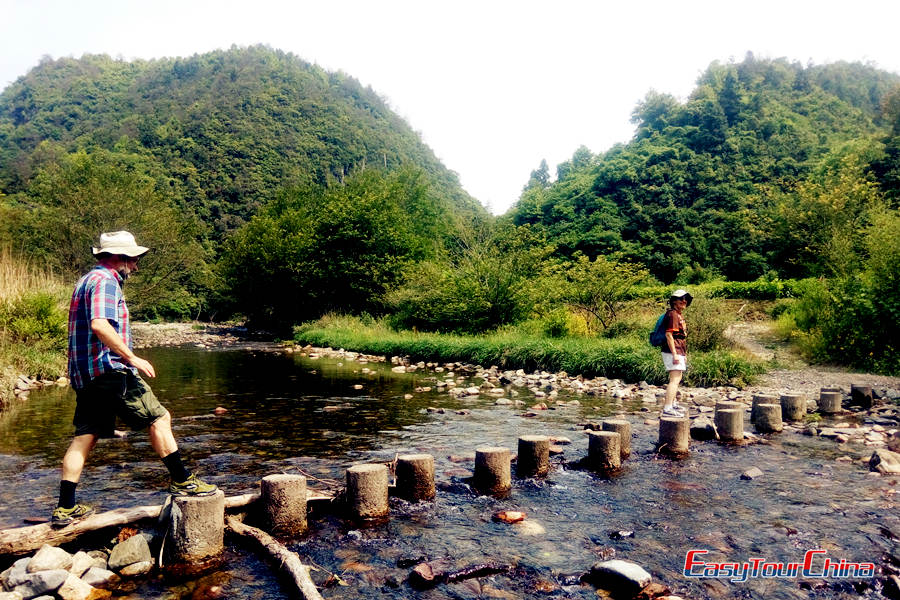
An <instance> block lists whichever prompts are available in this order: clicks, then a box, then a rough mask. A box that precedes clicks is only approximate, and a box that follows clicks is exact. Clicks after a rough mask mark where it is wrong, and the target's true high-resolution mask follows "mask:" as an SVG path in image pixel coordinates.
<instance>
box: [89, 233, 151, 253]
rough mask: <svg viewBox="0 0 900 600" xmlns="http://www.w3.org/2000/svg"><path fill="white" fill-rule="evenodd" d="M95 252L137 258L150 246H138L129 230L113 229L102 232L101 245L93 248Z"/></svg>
mask: <svg viewBox="0 0 900 600" xmlns="http://www.w3.org/2000/svg"><path fill="white" fill-rule="evenodd" d="M92 250H93V251H94V254H95V255H96V254H104V253H105V254H121V255H123V256H130V257H131V258H137V257H138V256H141V255H142V254H144V253H146V252H147V251H148V250H150V248H146V247H144V246H138V245H137V242H135V241H134V236H133V235H132V234H131V233H129V232H127V231H113V232H111V233H101V234H100V247H99V248H92Z"/></svg>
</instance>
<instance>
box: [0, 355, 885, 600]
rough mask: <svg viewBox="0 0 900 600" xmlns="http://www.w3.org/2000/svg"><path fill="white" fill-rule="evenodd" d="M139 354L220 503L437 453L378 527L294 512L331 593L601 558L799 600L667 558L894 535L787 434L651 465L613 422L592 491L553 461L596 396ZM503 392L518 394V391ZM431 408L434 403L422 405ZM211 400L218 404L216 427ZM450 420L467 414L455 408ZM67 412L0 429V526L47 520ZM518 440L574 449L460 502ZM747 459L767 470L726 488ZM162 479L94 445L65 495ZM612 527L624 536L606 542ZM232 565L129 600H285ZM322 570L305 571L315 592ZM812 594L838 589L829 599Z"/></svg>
mask: <svg viewBox="0 0 900 600" xmlns="http://www.w3.org/2000/svg"><path fill="white" fill-rule="evenodd" d="M147 355H148V357H149V358H150V360H151V361H152V362H153V363H154V364H155V365H156V367H157V370H158V372H159V373H160V376H159V377H158V378H157V380H156V381H155V382H154V389H155V390H156V392H157V395H158V396H159V397H160V398H161V399H162V400H163V402H164V403H165V404H166V406H167V407H168V408H169V410H170V411H171V412H172V414H173V416H174V418H175V427H176V434H177V436H178V438H179V440H180V441H181V442H182V444H183V447H184V449H185V453H186V454H187V456H188V459H189V461H190V462H191V463H193V464H194V465H196V466H197V467H198V470H199V471H200V472H202V473H203V474H204V476H206V477H208V478H209V479H210V480H212V481H213V482H215V483H217V484H219V485H221V486H223V487H225V488H226V489H227V490H228V491H229V492H230V493H232V492H237V491H240V490H243V489H248V488H251V487H254V486H255V484H256V482H257V481H258V479H259V478H260V477H261V476H263V475H265V474H268V473H273V472H279V471H285V472H298V471H302V472H304V473H307V474H309V475H311V476H315V477H319V478H322V479H333V480H337V481H342V480H343V477H344V475H343V473H344V469H345V468H346V467H347V466H348V465H350V464H351V463H352V462H354V461H357V460H390V459H392V458H393V457H394V455H395V454H396V453H400V452H429V453H431V454H433V455H434V456H435V470H436V473H437V479H438V484H439V493H438V497H437V499H436V501H435V502H434V503H428V504H422V505H419V506H417V507H408V506H406V505H403V504H395V506H394V509H395V510H394V511H393V515H394V516H393V517H392V518H391V520H390V521H388V522H387V523H384V524H382V525H379V526H377V527H373V528H370V529H355V528H354V527H353V526H352V525H350V524H347V523H345V522H343V521H341V520H339V519H337V518H335V517H332V516H318V517H316V518H314V519H311V521H310V525H311V532H310V535H308V536H306V537H304V538H303V539H302V540H299V541H297V542H296V543H295V544H294V547H295V549H297V550H298V551H299V552H300V553H301V555H302V556H303V557H304V558H309V559H311V560H313V561H314V562H315V563H317V564H319V565H321V566H322V567H323V568H324V569H325V570H327V571H329V572H333V573H336V574H338V575H339V576H340V578H341V579H343V580H344V581H346V582H347V583H349V584H350V585H348V586H346V587H342V586H338V587H333V588H329V589H328V590H327V591H326V593H325V595H326V597H328V598H359V597H366V598H422V599H428V600H434V599H438V598H477V597H498V598H505V597H511V598H513V597H514V598H545V597H547V594H548V591H549V593H550V596H551V597H565V598H595V597H596V595H595V592H594V590H593V589H592V588H590V587H581V586H578V585H577V582H576V581H574V580H573V579H572V578H568V577H566V575H570V574H574V575H577V574H579V573H582V572H585V571H587V570H588V569H589V568H590V566H591V564H592V563H594V562H596V561H598V560H600V559H602V558H609V557H610V556H611V555H615V556H616V557H617V558H623V559H627V560H632V561H634V562H637V563H639V564H642V565H643V566H644V567H645V568H647V569H648V570H649V571H650V572H651V573H652V574H653V575H654V577H655V578H656V579H659V580H661V581H663V582H665V583H667V584H668V585H670V586H672V587H673V591H675V592H676V593H679V594H680V595H683V596H684V597H689V598H767V599H768V598H775V599H787V598H797V597H808V595H809V593H811V592H808V591H806V590H802V589H800V587H799V582H798V581H797V580H783V581H782V580H779V581H772V580H751V581H747V582H745V583H731V582H728V581H725V580H712V579H708V580H687V579H685V578H684V577H683V576H682V574H681V568H682V564H683V561H684V554H685V552H686V551H687V550H688V549H691V548H702V549H708V550H709V551H710V554H709V555H708V556H707V558H708V559H709V560H723V561H724V560H730V561H738V560H747V559H749V558H750V557H752V556H762V557H765V558H766V559H767V560H793V561H796V560H798V559H800V558H802V555H803V552H805V550H807V549H812V548H824V549H827V550H828V552H829V556H831V557H833V558H836V559H839V558H847V559H848V560H857V561H866V560H869V561H875V562H877V561H878V559H879V557H880V555H881V552H882V548H881V547H880V546H879V544H880V543H882V541H883V540H884V536H883V535H882V534H881V533H880V530H879V529H878V528H877V526H875V525H874V523H883V524H887V526H888V528H889V529H892V530H893V531H895V532H897V531H900V523H898V511H897V510H896V505H895V503H894V500H893V498H894V496H893V488H892V487H891V486H890V482H891V480H890V479H886V478H874V477H872V476H870V475H869V474H868V473H867V472H866V471H865V470H864V469H863V468H862V467H860V466H859V465H856V464H848V463H842V462H836V461H835V460H834V459H835V458H836V457H837V456H838V455H839V453H842V452H843V450H839V449H837V448H836V446H835V445H834V444H832V443H831V442H828V441H824V440H819V439H815V438H808V437H803V436H798V435H794V434H784V435H780V436H774V437H773V438H771V443H770V444H768V445H756V446H749V447H744V448H733V447H726V446H721V447H720V446H718V445H715V444H694V445H693V446H692V451H691V454H690V456H689V457H688V458H687V459H686V460H682V461H670V460H658V459H657V458H656V456H655V454H654V453H653V444H654V442H655V439H656V428H655V424H652V423H651V424H645V423H644V417H643V416H640V415H629V417H628V418H629V420H630V421H631V422H632V426H633V429H634V435H635V438H634V440H633V455H632V458H631V459H630V460H629V461H627V462H626V463H625V468H624V469H623V471H622V473H621V474H620V475H618V476H617V477H615V478H613V479H604V478H600V477H597V476H595V475H593V474H591V473H588V472H585V471H579V470H571V469H567V468H565V466H564V461H566V460H576V459H578V458H581V457H582V456H584V455H585V454H586V453H587V439H586V436H585V435H584V434H583V433H581V432H580V431H579V430H580V428H579V427H578V423H581V422H583V421H585V420H591V419H592V420H596V419H598V418H599V417H600V416H602V415H606V414H609V413H610V412H612V411H613V410H614V408H615V407H614V406H612V405H610V404H608V403H607V402H606V401H605V400H604V399H601V398H594V397H579V400H580V402H581V405H580V406H567V407H565V408H559V409H558V410H549V411H542V412H541V413H540V414H539V415H538V416H537V417H525V416H523V410H522V408H517V407H510V406H497V405H495V400H494V399H492V398H487V397H484V398H479V399H475V400H463V399H453V398H450V397H449V396H447V395H441V394H438V393H437V392H426V393H418V392H415V389H416V388H417V387H419V386H428V385H433V384H434V380H433V378H434V374H433V373H432V374H429V373H428V372H417V373H415V374H407V375H402V376H397V375H395V374H393V373H391V372H390V371H389V366H385V365H372V364H368V365H364V366H363V365H360V364H357V363H352V362H342V361H337V360H326V359H322V360H308V359H302V358H300V357H299V356H296V355H293V356H291V355H282V354H275V353H271V352H263V351H246V352H245V351H229V352H207V351H204V350H198V349H184V348H182V349H154V350H151V351H148V352H147ZM364 368H365V369H370V370H371V372H369V373H364V372H363V369H364ZM440 377H441V378H443V374H441V375H440ZM473 383H475V384H477V383H478V382H477V381H475V382H473ZM354 386H362V387H361V389H356V388H355V387H354ZM406 395H412V398H406ZM519 398H520V399H523V400H525V401H526V404H530V403H532V401H533V398H530V397H529V396H528V394H527V392H523V393H522V395H521V396H519ZM561 399H564V400H567V399H569V398H567V397H565V396H564V395H562V398H561ZM429 406H440V407H444V408H445V409H446V411H445V412H444V413H430V412H427V411H426V408H427V407H429ZM217 407H222V408H225V409H227V412H225V413H224V414H222V415H219V416H216V415H215V414H214V412H213V411H214V409H216V408H217ZM460 409H466V411H468V412H467V413H466V414H457V412H456V411H457V410H460ZM73 410H74V401H73V398H72V394H71V392H69V391H68V390H50V391H48V392H45V393H41V394H34V395H33V396H32V399H31V400H29V401H28V402H24V403H18V404H15V405H14V407H13V409H12V410H11V411H9V412H7V413H5V414H4V415H2V417H0V482H2V488H0V526H3V527H8V526H14V525H19V524H20V523H21V519H22V518H23V517H26V516H28V515H32V514H36V515H44V514H45V513H46V512H47V511H48V507H50V506H51V505H52V503H53V502H54V501H55V496H56V490H57V485H58V473H57V469H58V461H59V460H60V458H61V456H62V454H63V452H64V450H65V447H66V445H67V444H68V441H69V437H70V436H71V430H72V427H71V424H70V423H71V417H72V411H73ZM535 433H542V434H549V435H556V436H566V437H569V438H571V439H572V441H573V443H572V444H571V445H570V446H567V447H566V448H565V453H564V456H563V457H560V458H557V459H556V460H555V469H554V470H553V472H552V473H551V474H550V475H549V476H548V477H547V478H546V479H543V480H527V481H515V484H514V489H513V491H512V493H511V494H510V495H509V496H508V497H506V498H504V499H494V498H488V497H477V496H474V495H473V494H471V493H469V492H468V491H467V488H466V487H465V486H464V485H461V483H460V479H459V478H460V476H461V475H464V474H465V473H466V472H467V470H469V469H471V468H472V461H471V460H466V459H465V457H466V456H467V455H468V456H470V455H472V453H473V452H474V449H475V448H476V447H477V446H480V445H484V444H498V445H506V446H509V447H512V448H515V447H516V440H517V438H518V437H519V436H520V435H525V434H535ZM751 466H758V467H759V468H760V469H762V471H763V472H764V476H763V477H761V478H759V479H756V480H752V481H742V480H740V478H739V475H740V473H741V472H743V471H744V470H746V469H747V468H749V467H751ZM165 483H166V482H165V469H164V468H163V467H162V466H161V465H160V464H159V461H158V460H157V459H156V458H155V457H154V456H153V452H152V450H151V449H150V447H149V444H148V442H147V438H146V435H145V434H143V433H134V434H131V435H129V436H128V437H125V438H123V439H116V440H106V441H104V442H103V443H102V444H101V445H100V446H99V447H98V448H97V450H96V451H95V453H94V454H93V455H92V457H91V464H90V465H89V466H88V469H87V470H86V472H85V477H84V479H83V484H82V485H81V486H80V488H79V494H80V496H81V497H82V498H83V499H84V500H86V501H88V502H93V503H95V504H100V505H102V506H103V507H104V508H114V507H118V506H130V505H135V504H151V503H156V502H159V501H161V500H162V495H161V493H160V492H159V491H158V490H161V489H163V487H164V485H165ZM311 486H313V487H314V486H315V483H314V482H313V483H311ZM497 510H522V511H524V512H526V513H527V514H528V518H527V519H526V521H525V522H523V524H522V525H519V526H510V525H505V524H501V523H495V522H493V521H492V520H491V515H492V514H493V513H494V512H495V511H497ZM617 531H633V532H634V536H633V537H623V538H622V539H613V538H612V537H610V533H611V532H617ZM421 558H426V559H432V560H433V559H442V558H443V559H447V560H449V561H451V562H452V563H453V564H454V565H456V566H459V567H463V566H467V565H471V564H475V563H480V562H485V561H487V560H490V561H492V562H499V563H503V564H507V565H510V566H511V567H513V571H512V573H511V574H509V575H496V576H492V577H488V578H484V579H482V580H479V581H476V582H467V583H464V584H463V583H460V584H454V585H452V586H441V587H439V588H437V589H435V590H430V591H412V590H411V589H410V588H409V587H408V586H407V585H406V584H405V583H402V582H403V580H404V579H405V577H406V575H407V574H408V570H409V569H408V567H399V566H398V564H402V565H406V564H407V563H409V562H410V561H414V560H416V559H421ZM231 560H232V562H231V564H230V566H229V569H228V571H227V572H226V573H222V574H220V575H219V576H208V579H206V580H204V581H201V582H191V583H190V584H189V585H185V586H181V587H179V588H176V589H170V588H169V586H168V585H166V584H164V583H162V582H151V583H148V584H147V585H145V586H143V587H142V588H141V589H140V590H139V591H138V592H136V593H135V595H133V596H129V597H134V598H142V599H147V598H172V597H191V595H194V594H198V593H200V592H198V591H197V590H198V589H201V588H203V586H204V585H209V586H215V585H218V586H220V587H222V588H224V589H225V590H226V595H228V596H229V597H242V598H244V597H246V598H250V597H265V598H282V597H285V596H284V595H283V593H282V591H281V590H280V588H279V586H278V583H277V579H276V578H274V577H271V576H270V574H269V572H268V568H267V567H265V566H263V565H262V564H260V563H258V562H256V560H255V559H254V558H253V557H252V556H247V555H246V554H243V553H242V552H241V551H239V550H238V551H235V552H234V555H233V557H232V559H231ZM323 573H324V571H323V572H319V573H317V574H315V575H314V576H315V577H316V578H317V580H318V581H320V582H322V581H324V579H325V578H326V575H324V574H323ZM214 575H215V574H214ZM210 582H212V583H210ZM567 584H571V585H567ZM865 594H870V595H871V596H872V597H876V596H875V592H871V591H867V592H864V593H863V595H865ZM820 596H821V597H837V592H836V591H835V590H834V589H833V588H827V589H825V590H823V591H822V592H821V594H820Z"/></svg>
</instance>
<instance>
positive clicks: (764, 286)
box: [0, 46, 900, 371]
mask: <svg viewBox="0 0 900 600" xmlns="http://www.w3.org/2000/svg"><path fill="white" fill-rule="evenodd" d="M632 118H633V122H634V124H635V127H636V129H635V134H634V137H633V138H632V139H631V140H629V141H627V142H626V143H622V144H618V145H616V146H615V147H613V148H611V149H609V150H607V151H605V152H602V153H600V154H594V153H592V152H591V151H590V150H588V149H587V148H579V149H577V150H575V151H574V154H573V156H572V158H571V159H570V160H567V161H565V162H563V163H562V164H560V165H557V167H556V170H555V173H551V171H550V167H549V166H548V165H547V164H546V162H544V163H542V164H541V165H540V166H539V167H538V168H537V169H535V171H533V172H532V175H531V177H530V179H529V181H527V182H523V184H524V187H523V191H522V194H521V197H520V198H519V199H518V202H517V203H516V205H515V206H514V207H513V208H512V209H511V210H510V212H509V213H508V214H506V215H503V216H501V217H497V218H494V217H491V216H490V215H488V214H487V213H486V211H485V210H484V208H483V207H482V206H481V205H480V204H479V203H478V202H477V200H475V199H473V198H471V197H470V196H469V195H468V194H466V193H465V191H464V190H462V188H461V187H460V185H459V183H458V180H457V178H456V176H455V174H454V173H452V172H451V171H449V170H448V169H447V168H445V167H444V166H443V165H442V164H441V163H440V162H439V161H438V160H437V159H436V158H435V156H434V154H433V153H432V151H431V150H430V149H429V148H427V147H426V146H425V145H424V144H423V143H422V141H421V139H420V138H419V136H418V135H417V134H416V133H415V132H414V131H412V130H411V128H410V127H409V126H408V124H406V123H405V122H404V121H403V120H402V119H401V118H399V117H398V116H397V115H396V114H394V113H393V112H392V111H391V110H390V108H389V106H387V104H386V103H385V102H384V100H382V99H381V98H380V97H379V96H378V94H377V93H376V92H374V91H373V90H372V89H368V88H364V87H363V86H361V85H360V84H359V83H358V82H357V81H356V80H354V79H353V78H352V77H350V76H348V75H346V74H343V73H330V72H327V71H324V70H323V69H321V68H319V67H317V66H315V65H311V64H309V63H306V62H304V61H303V60H301V59H300V58H298V57H296V56H293V55H290V54H285V53H282V52H279V51H276V50H272V49H270V48H267V47H262V46H256V47H250V48H234V47H233V48H231V49H230V50H227V51H216V52H211V53H208V54H204V55H197V56H193V57H190V58H178V59H159V60H151V61H132V62H127V61H123V60H115V59H112V58H109V57H107V56H85V57H82V58H80V59H70V58H69V59H67V58H64V59H58V60H49V59H48V60H45V61H42V63H41V64H39V65H38V66H36V67H35V68H33V69H32V70H31V71H30V72H29V73H27V74H25V75H24V76H22V77H20V78H19V79H18V80H17V81H16V82H14V83H13V84H12V85H10V86H9V87H8V88H6V89H5V90H4V91H3V92H2V94H0V246H2V247H6V248H9V249H10V250H11V251H12V252H14V253H18V254H19V255H23V256H27V257H28V258H30V259H32V260H38V261H40V262H41V264H45V265H47V266H48V267H50V268H52V269H53V270H55V271H56V272H58V273H62V274H63V275H65V276H73V275H74V274H75V273H77V272H78V271H81V270H83V269H84V268H86V267H87V266H88V265H90V264H91V260H92V257H91V256H90V254H89V253H88V252H86V249H87V248H89V247H90V245H91V244H92V243H93V242H95V241H96V236H97V232H99V231H101V230H113V229H129V230H131V231H134V232H135V233H136V234H137V235H138V237H139V239H140V240H141V241H142V242H143V243H146V244H147V245H150V246H153V247H154V248H156V249H157V250H156V251H155V252H153V253H151V254H150V255H148V257H147V258H146V260H145V261H144V263H143V264H142V274H141V277H139V278H136V280H135V282H134V283H133V284H132V283H131V282H129V286H133V288H132V291H131V292H130V293H129V296H130V300H129V301H130V303H132V304H133V309H135V311H136V313H137V314H138V315H139V316H140V317H143V318H154V317H158V318H247V319H249V321H250V322H251V323H253V324H257V325H259V326H264V327H271V328H280V329H286V328H288V327H290V326H291V325H294V324H296V323H298V322H301V321H308V320H310V319H315V318H317V317H319V316H321V315H324V314H328V313H351V314H356V315H363V316H364V317H365V318H369V317H368V316H375V317H379V316H387V319H388V320H389V322H390V323H391V326H393V327H396V328H403V327H406V328H414V329H415V330H418V331H422V330H432V331H442V332H466V333H481V332H485V331H490V330H494V329H496V328H498V327H503V326H518V325H521V324H523V323H532V324H533V326H529V327H532V329H535V328H536V329H537V330H540V331H542V332H543V333H546V334H547V335H552V336H557V335H579V336H612V335H619V334H622V335H632V334H633V335H638V336H639V335H643V334H642V333H640V332H641V331H642V327H643V326H644V325H643V324H641V323H638V322H637V321H635V322H629V321H628V316H627V315H628V310H626V309H624V308H623V307H624V306H625V304H624V303H626V302H627V301H628V300H629V299H631V300H633V299H636V298H641V297H644V298H650V297H654V298H655V297H656V296H655V294H656V295H658V294H660V293H664V291H662V292H661V291H660V290H662V289H663V287H662V286H664V285H668V284H672V283H677V284H679V285H697V284H702V283H704V282H713V281H732V282H735V281H736V282H742V281H744V282H757V283H756V284H754V285H756V287H752V286H751V287H745V288H742V289H744V290H745V291H744V292H743V293H751V294H757V295H759V294H760V293H762V292H760V290H766V291H765V293H764V294H763V295H766V294H768V296H767V297H770V298H772V299H776V298H780V297H782V296H789V297H790V298H789V300H790V301H791V304H790V306H787V305H782V306H780V307H779V308H778V309H777V311H778V312H779V314H780V315H781V317H782V318H784V319H787V320H788V322H789V328H790V329H791V330H792V331H793V332H794V334H796V336H797V337H798V338H800V339H801V341H802V342H803V343H804V344H805V347H806V350H807V352H808V354H809V355H810V356H811V357H812V358H814V359H818V360H840V361H843V362H845V363H848V364H856V365H861V366H865V367H871V368H877V369H880V370H885V371H897V370H900V358H898V353H897V352H896V341H895V340H897V339H900V332H898V325H897V324H898V323H900V298H898V291H897V290H898V288H900V285H898V283H900V273H898V269H900V267H898V265H900V229H898V220H900V217H898V204H900V76H898V75H896V74H892V73H888V72H884V71H881V70H878V69H877V68H875V67H873V66H870V65H863V64H857V63H854V64H850V63H834V64H828V65H801V64H799V63H795V62H790V61H787V60H784V59H776V60H772V59H758V58H756V57H754V56H753V55H751V54H748V55H747V57H746V58H745V59H744V60H743V61H741V62H739V63H728V64H721V63H713V64H711V65H710V66H709V68H708V69H707V70H706V71H705V72H704V73H703V75H702V76H701V77H700V78H699V79H698V81H697V85H696V88H695V89H694V91H693V93H692V94H691V95H690V97H689V98H687V99H686V100H684V101H681V100H679V99H676V98H674V97H672V96H671V95H668V94H665V93H660V92H657V91H650V92H649V93H648V94H647V95H646V97H645V98H644V99H643V100H642V101H641V102H640V103H639V104H638V105H637V106H636V107H635V109H634V112H633V115H632ZM784 280H790V282H793V283H790V282H784ZM717 289H719V290H721V289H723V288H722V287H721V286H720V287H719V288H717ZM729 289H736V288H733V287H732V288H729ZM642 290H643V291H642ZM648 290H649V291H648ZM747 290H750V291H749V292H747ZM711 305H712V304H711V303H710V306H711ZM0 317H2V315H0ZM535 323H536V324H535ZM873 324H882V326H877V327H872V325H873ZM0 326H2V323H0ZM711 339H712V338H711ZM716 339H720V338H716ZM717 343H718V342H715V343H711V345H710V348H714V347H715V345H716V344H717Z"/></svg>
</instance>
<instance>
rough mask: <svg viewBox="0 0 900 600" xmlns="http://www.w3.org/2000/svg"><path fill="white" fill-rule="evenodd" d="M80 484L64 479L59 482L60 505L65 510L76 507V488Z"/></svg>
mask: <svg viewBox="0 0 900 600" xmlns="http://www.w3.org/2000/svg"><path fill="white" fill-rule="evenodd" d="M77 486H78V483H76V482H74V481H66V480H65V479H63V480H62V481H60V482H59V505H60V506H61V507H63V508H72V507H73V506H75V488H76V487H77Z"/></svg>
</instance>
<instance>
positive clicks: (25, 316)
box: [0, 292, 68, 350]
mask: <svg viewBox="0 0 900 600" xmlns="http://www.w3.org/2000/svg"><path fill="white" fill-rule="evenodd" d="M67 318H68V317H67V314H66V312H65V311H64V310H63V308H62V306H61V300H60V298H58V297H56V296H54V295H53V294H50V293H48V292H34V293H30V294H25V295H23V296H22V297H20V298H19V299H17V300H14V301H12V302H6V303H3V304H0V328H2V329H3V330H4V331H5V332H6V335H7V337H8V338H9V339H11V340H12V341H14V342H20V343H24V344H32V345H38V346H41V347H43V348H45V349H56V350H63V349H65V347H66V334H67Z"/></svg>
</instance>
